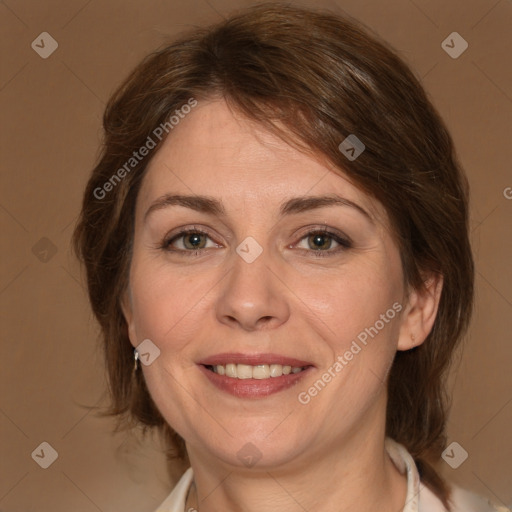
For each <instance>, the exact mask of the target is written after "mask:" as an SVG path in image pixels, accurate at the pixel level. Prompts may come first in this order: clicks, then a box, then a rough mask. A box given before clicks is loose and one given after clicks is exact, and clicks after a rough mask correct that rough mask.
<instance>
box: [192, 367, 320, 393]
mask: <svg viewBox="0 0 512 512" xmlns="http://www.w3.org/2000/svg"><path fill="white" fill-rule="evenodd" d="M199 369H200V370H201V371H202V372H203V373H204V374H205V375H206V377H207V378H208V380H209V381H210V382H211V383H212V384H213V385H214V386H216V387H217V388H219V389H220V390H222V391H225V392H227V393H230V394H231V395H234V396H236V397H239V398H265V397H266V396H269V395H273V394H274V393H278V392H279V391H283V390H285V389H288V388H291V387H292V386H294V385H296V384H297V383H298V382H299V380H300V379H302V378H303V377H304V375H306V374H307V373H309V372H310V370H312V369H313V367H312V366H309V367H308V368H306V369H305V370H302V371H301V372H299V373H289V374H288V375H281V377H270V378H268V379H234V378H232V377H226V376H225V375H219V374H218V373H215V372H212V371H211V370H208V369H207V368H206V367H205V366H203V365H199Z"/></svg>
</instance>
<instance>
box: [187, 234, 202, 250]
mask: <svg viewBox="0 0 512 512" xmlns="http://www.w3.org/2000/svg"><path fill="white" fill-rule="evenodd" d="M201 236H202V235H200V234H198V233H194V234H191V235H189V236H188V237H187V242H188V244H189V245H190V246H191V247H192V248H194V249H196V248H197V247H198V246H199V245H200V244H201Z"/></svg>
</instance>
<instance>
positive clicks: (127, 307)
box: [121, 289, 138, 347]
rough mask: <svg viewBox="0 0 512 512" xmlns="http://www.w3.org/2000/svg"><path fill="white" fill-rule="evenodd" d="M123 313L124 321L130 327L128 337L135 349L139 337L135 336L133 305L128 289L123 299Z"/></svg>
mask: <svg viewBox="0 0 512 512" xmlns="http://www.w3.org/2000/svg"><path fill="white" fill-rule="evenodd" d="M121 311H122V312H123V315H124V319H125V321H126V325H127V326H128V337H129V338H130V343H131V344H132V345H133V346H134V347H136V346H137V345H138V343H137V336H136V334H135V321H134V315H133V304H132V298H131V293H130V291H129V290H128V289H127V290H126V291H125V292H124V294H123V296H122V298H121Z"/></svg>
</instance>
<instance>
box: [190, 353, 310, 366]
mask: <svg viewBox="0 0 512 512" xmlns="http://www.w3.org/2000/svg"><path fill="white" fill-rule="evenodd" d="M198 364H201V365H204V366H217V365H222V366H224V365H226V364H248V365H251V366H258V365H262V364H280V365H282V366H292V367H294V368H299V367H300V368H302V367H304V366H313V365H312V363H310V362H308V361H302V360H300V359H295V358H293V357H287V356H283V355H280V354H241V353H234V352H229V353H227V352H226V353H223V354H215V355H212V356H209V357H207V358H205V359H201V361H199V363H198Z"/></svg>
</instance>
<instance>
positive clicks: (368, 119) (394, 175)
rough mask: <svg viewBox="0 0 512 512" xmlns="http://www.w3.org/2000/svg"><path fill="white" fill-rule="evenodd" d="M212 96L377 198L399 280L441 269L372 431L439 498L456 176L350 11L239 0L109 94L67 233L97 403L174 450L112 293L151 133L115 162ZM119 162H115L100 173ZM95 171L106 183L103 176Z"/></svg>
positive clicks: (467, 264)
mask: <svg viewBox="0 0 512 512" xmlns="http://www.w3.org/2000/svg"><path fill="white" fill-rule="evenodd" d="M212 97H223V98H225V99H226V101H227V102H228V104H229V105H230V106H231V107H232V108H234V109H236V110H237V111H239V112H241V113H243V114H244V115H245V116H246V117H247V118H249V119H253V120H256V121H257V122H259V123H261V124H262V125H264V126H266V127H267V128H269V129H271V130H273V131H274V132H276V133H278V134H279V135H280V136H281V137H283V138H284V139H286V140H288V141H289V142H290V143H294V144H297V145H298V147H301V148H302V149H303V150H306V151H310V152H312V153H313V154H317V155H322V156H323V157H325V158H327V159H328V160H329V161H330V162H332V163H333V164H334V165H335V167H336V168H338V169H341V170H342V171H343V172H344V173H345V174H346V175H347V176H348V177H349V178H350V179H351V180H352V182H353V183H354V184H355V185H356V186H358V187H359V188H360V189H362V190H363V191H365V192H367V193H369V194H371V195H372V196H373V197H375V198H376V199H378V200H379V201H380V202H381V203H382V204H383V205H384V207H385V209H386V210H387V213H388V215H389V218H390V221H391V225H392V229H393V234H394V236H395V237H396V240H397V243H398V246H399V249H400V252H401V257H402V264H403V270H404V278H405V281H406V284H407V285H408V286H410V287H412V288H415V289H420V288H422V287H423V286H424V282H423V278H424V276H425V275H427V274H428V273H429V272H435V273H439V274H441V275H442V276H443V279H444V285H443V290H442V294H441V299H440V305H439V310H438V314H437V317H436V320H435V324H434V327H433V329H432V331H431V333H430V334H429V336H428V338H427V339H426V341H425V342H424V343H423V344H422V345H420V346H418V347H417V348H414V349H412V350H409V351H406V352H398V353H397V354H396V358H395V360H394V363H393V366H392V368H391V372H390V375H389V384H388V389H389V393H388V394H389V399H388V408H387V420H386V421H387V425H386V434H387V435H388V436H390V437H392V438H393V439H395V440H396V441H398V442H400V443H402V444H403V445H405V447H406V448H407V449H408V450H409V452H410V453H411V454H412V455H413V457H414V459H415V460H416V463H417V464H418V467H419V470H420V474H421V475H422V479H423V481H424V483H426V484H427V485H428V486H430V487H431V488H432V489H433V490H434V491H435V492H436V493H437V495H438V496H439V497H440V498H441V499H442V500H443V502H444V503H445V505H446V506H447V504H448V498H449V492H448V489H447V487H446V485H445V484H444V483H443V481H442V480H441V479H440V478H439V477H438V475H437V474H436V472H435V470H434V469H433V467H432V465H431V464H432V463H433V462H435V461H437V460H438V459H439V457H440V454H441V451H442V449H443V448H444V445H445V441H446V439H445V422H446V405H445V404H446V400H445V396H444V376H445V373H446V370H447V368H448V366H449V363H450V359H451V356H452V353H453V351H454V349H455V347H456V345H457V343H458V342H459V341H460V339H461V338H462V336H463V334H464V332H465V330H466V328H467V326H468V323H469V318H470V315H471V309H472V301H473V272H474V269H473V260H472V255H471V249H470V244H469V240H468V191H467V181H466V178H465V177H464V175H463V173H462V172H461V170H460V167H459V165H458V163H457V161H456V157H455V154H454V148H453V144H452V140H451V138H450V136H449V134H448V132H447V130H446V128H445V126H444V124H443V122H442V121H441V119H440V117H439V116H438V114H437V113H436V111H435V109H434V107H433V106H432V104H431V103H430V102H429V100H428V99H427V97H426V94H425V92H424V90H423V89H422V87H421V85H420V83H419V82H418V80H417V79H416V78H415V77H414V75H413V74H412V73H411V71H410V70H409V68H408V67H407V66H406V64H404V62H402V60H400V58H399V57H397V55H396V54H395V53H394V52H393V51H391V50H390V49H389V48H388V47H387V46H386V45H385V44H384V43H382V42H380V41H378V40H377V38H376V37H375V36H370V35H369V34H368V31H367V30H365V29H363V28H361V27H360V26H359V24H358V23H356V22H354V21H352V20H347V19H346V18H342V17H339V16H337V15H334V14H332V13H324V12H320V11H312V10H307V9H301V8H295V7H291V6H288V5H283V4H263V5H258V6H256V7H252V8H250V9H248V10H246V11H243V12H242V13H240V14H238V15H236V16H232V17H230V18H229V19H227V20H226V21H223V22H221V23H220V24H218V25H215V26H213V27H209V28H205V29H199V30H198V29H196V30H194V31H193V32H192V33H189V34H187V35H186V36H184V37H182V38H181V39H179V40H177V41H175V42H173V43H171V44H170V45H168V46H166V47H164V48H162V49H160V50H159V51H157V52H155V53H153V54H151V55H149V56H148V57H146V58H145V59H144V60H143V61H142V62H141V63H140V64H139V65H138V67H137V68H136V69H135V70H134V71H133V72H132V73H131V75H130V76H129V77H128V78H127V79H126V80H125V82H124V83H123V84H122V85H121V86H120V87H119V89H118V90H117V91H116V92H115V94H114V95H113V97H112V98H111V99H110V102H109V103H108V106H107V108H106V111H105V115H104V121H103V122H104V129H105V137H104V145H103V149H102V153H101V157H100V160H99V162H98V164H97V165H96V167H95V169H94V171H93V173H92V176H91V178H90V180H89V182H88V185H87V189H86V191H85V196H84V201H83V209H82V214H81V218H80V221H79V224H78V226H77V228H76V231H75V233H74V244H75V249H76V251H77V254H78V255H79V257H80V258H81V259H82V260H83V262H84V263H85V267H86V271H87V280H88V289H89V296H90V301H91V304H92V308H93V310H94V313H95V315H96V317H97V319H98V321H99V323H100V325H101V329H102V334H103V341H104V348H105V356H106V365H107V371H108V376H109V388H110V392H111V398H112V402H111V407H110V409H109V412H108V413H109V414H113V415H117V416H118V419H119V425H121V424H123V425H124V424H126V425H128V424H139V425H145V426H156V427H158V428H160V429H161V431H162V433H163V434H164V435H165V436H166V438H167V440H168V441H169V447H170V448H172V447H175V448H177V449H178V454H179V455H181V456H185V453H184V443H183V440H182V439H181V438H180V437H179V436H178V435H177V434H175V433H174V432H173V431H172V429H171V428H170V427H169V425H167V424H166V422H165V420H164V419H163V417H162V416H161V414H160V413H159V411H158V410H157V408H156V406H155V405H154V403H153V401H152V399H151V397H150V395H149V393H148V390H147V388H146V386H145V382H144V379H143V377H142V372H137V373H136V374H135V376H134V375H133V372H132V368H133V347H132V346H131V345H130V341H129V339H128V333H127V326H126V322H125V319H124V317H123V314H122V311H121V307H120V300H121V298H122V295H123V293H124V292H125V290H126V287H127V276H128V270H129V265H130V250H131V243H132V237H133V220H134V219H133V214H134V211H135V201H136V198H137V193H138V190H139V187H140V183H141V179H142V177H143V175H144V171H145V169H146V167H147V164H148V161H149V159H150V158H151V156H152V155H153V154H154V153H155V151H157V149H158V147H159V144H161V141H159V140H157V141H156V142H157V145H156V148H155V149H153V150H152V152H151V155H149V156H148V157H147V158H144V159H141V161H140V162H139V161H137V162H132V164H133V166H132V168H129V169H128V168H127V167H126V162H127V161H129V160H130V158H131V157H132V156H133V152H134V151H135V150H137V149H138V148H140V147H142V146H143V145H144V144H145V143H146V141H147V140H148V137H152V139H155V137H154V133H155V132H154V130H155V128H156V127H158V126H162V125H163V123H166V122H168V120H169V116H170V115H172V114H173V113H174V112H175V110H176V109H178V108H180V107H181V106H182V105H184V104H186V103H187V102H188V101H190V99H191V98H196V99H198V100H201V99H208V98H212ZM167 128H168V129H167V130H166V131H169V132H170V125H169V124H167ZM349 134H356V135H357V137H358V138H359V139H360V140H361V141H363V143H364V145H365V147H366V149H365V151H364V152H363V153H362V154H361V155H360V156H359V157H358V158H357V159H355V160H353V161H350V160H348V159H347V158H346V156H345V155H344V154H342V152H341V151H340V149H339V148H338V146H339V145H340V143H341V142H342V141H343V140H344V139H345V138H346V137H347V136H348V135H349ZM171 136H172V134H171ZM162 140H164V138H163V137H162ZM123 165H124V169H125V170H127V172H124V173H121V174H122V179H119V180H117V181H115V182H113V181H112V178H113V175H114V173H116V171H117V170H118V169H121V168H123ZM118 177H120V174H119V173H118ZM107 182H109V183H111V184H112V186H109V187H105V184H106V183H107ZM107 188H108V193H107V192H106V190H107ZM98 190H103V192H101V194H99V193H98ZM170 453H171V450H169V454H170Z"/></svg>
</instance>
